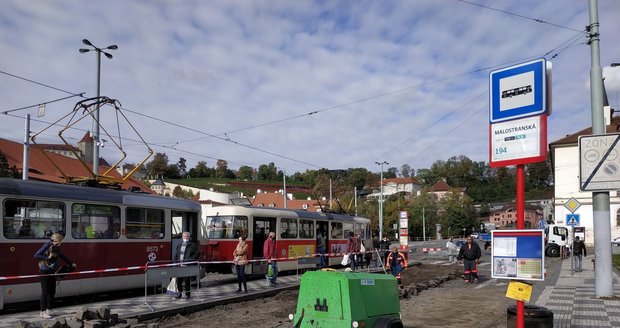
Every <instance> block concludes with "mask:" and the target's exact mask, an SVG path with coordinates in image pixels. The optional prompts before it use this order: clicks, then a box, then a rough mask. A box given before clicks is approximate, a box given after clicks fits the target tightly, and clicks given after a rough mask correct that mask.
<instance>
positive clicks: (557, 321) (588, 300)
mask: <svg viewBox="0 0 620 328" xmlns="http://www.w3.org/2000/svg"><path fill="white" fill-rule="evenodd" d="M593 258H594V256H588V257H584V258H583V271H581V272H571V259H570V258H568V259H565V260H563V261H562V263H561V270H560V272H559V276H558V277H557V281H555V283H553V282H550V283H549V284H548V285H546V287H545V288H544V290H543V291H542V293H541V294H540V296H539V297H538V299H537V300H536V302H535V305H538V306H543V307H546V308H547V309H549V310H551V311H553V327H556V328H565V327H566V328H568V327H572V328H578V327H583V328H585V327H590V328H592V327H620V298H614V299H609V300H607V299H599V298H595V295H596V294H595V291H594V280H595V274H594V264H593V262H592V259H593ZM612 275H613V284H614V289H615V290H614V294H615V295H616V297H618V296H620V285H619V283H620V277H619V276H618V274H617V273H616V272H613V271H612Z"/></svg>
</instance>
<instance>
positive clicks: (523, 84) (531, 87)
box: [489, 58, 547, 123]
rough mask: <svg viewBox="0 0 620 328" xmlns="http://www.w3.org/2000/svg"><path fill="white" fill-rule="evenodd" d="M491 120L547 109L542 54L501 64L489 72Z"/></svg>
mask: <svg viewBox="0 0 620 328" xmlns="http://www.w3.org/2000/svg"><path fill="white" fill-rule="evenodd" d="M489 90H490V106H489V107H490V117H489V120H490V121H491V123H497V122H503V121H509V120H512V119H516V118H522V117H527V116H533V115H540V114H546V113H547V62H546V60H545V59H544V58H541V59H537V60H533V61H530V62H527V63H522V64H518V65H515V66H511V67H507V68H502V69H499V70H496V71H493V72H491V74H490V76H489Z"/></svg>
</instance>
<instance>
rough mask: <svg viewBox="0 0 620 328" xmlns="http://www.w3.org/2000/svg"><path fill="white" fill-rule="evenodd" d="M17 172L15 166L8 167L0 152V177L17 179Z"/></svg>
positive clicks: (6, 160) (4, 157) (7, 162)
mask: <svg viewBox="0 0 620 328" xmlns="http://www.w3.org/2000/svg"><path fill="white" fill-rule="evenodd" d="M19 176H20V174H19V170H18V169H17V167H16V166H15V165H13V166H12V167H10V166H9V161H8V159H7V158H6V156H5V155H4V153H2V152H1V151H0V177H9V178H19Z"/></svg>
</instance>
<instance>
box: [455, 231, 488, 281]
mask: <svg viewBox="0 0 620 328" xmlns="http://www.w3.org/2000/svg"><path fill="white" fill-rule="evenodd" d="M481 255H482V251H481V250H480V246H478V244H477V243H475V242H474V238H472V236H469V237H467V243H466V244H465V245H463V246H461V250H460V251H459V255H458V259H459V260H460V259H463V268H464V269H463V273H464V275H465V282H472V283H476V284H477V283H478V263H480V256H481Z"/></svg>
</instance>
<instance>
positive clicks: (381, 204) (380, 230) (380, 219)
mask: <svg viewBox="0 0 620 328" xmlns="http://www.w3.org/2000/svg"><path fill="white" fill-rule="evenodd" d="M375 164H377V165H380V166H381V182H380V184H381V186H380V193H379V238H383V164H386V165H389V164H390V163H388V162H386V161H383V162H375Z"/></svg>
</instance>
